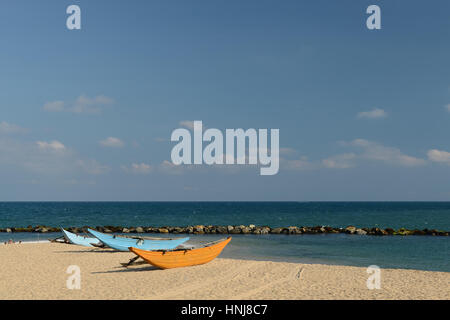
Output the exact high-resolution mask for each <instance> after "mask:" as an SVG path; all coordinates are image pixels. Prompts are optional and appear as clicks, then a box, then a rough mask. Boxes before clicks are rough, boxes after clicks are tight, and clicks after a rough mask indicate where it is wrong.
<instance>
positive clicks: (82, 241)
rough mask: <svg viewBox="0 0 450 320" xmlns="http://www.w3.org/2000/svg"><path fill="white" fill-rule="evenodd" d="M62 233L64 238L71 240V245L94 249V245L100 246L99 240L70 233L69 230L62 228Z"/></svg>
mask: <svg viewBox="0 0 450 320" xmlns="http://www.w3.org/2000/svg"><path fill="white" fill-rule="evenodd" d="M61 231H62V233H63V234H64V237H65V238H66V239H67V240H69V242H70V243H73V244H78V245H80V246H85V247H93V246H94V245H100V244H101V242H100V241H99V240H98V239H97V238H89V237H85V236H81V235H78V234H75V233H72V232H69V231H67V230H64V229H63V228H61Z"/></svg>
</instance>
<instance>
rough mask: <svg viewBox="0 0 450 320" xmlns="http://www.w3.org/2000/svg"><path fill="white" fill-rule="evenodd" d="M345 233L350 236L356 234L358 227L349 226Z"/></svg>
mask: <svg viewBox="0 0 450 320" xmlns="http://www.w3.org/2000/svg"><path fill="white" fill-rule="evenodd" d="M345 232H346V233H349V234H354V233H355V232H356V227H354V226H348V227H347V228H345Z"/></svg>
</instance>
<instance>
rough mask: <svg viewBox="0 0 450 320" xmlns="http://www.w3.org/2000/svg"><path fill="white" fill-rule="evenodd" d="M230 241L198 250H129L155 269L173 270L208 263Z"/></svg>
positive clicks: (132, 248) (214, 243)
mask: <svg viewBox="0 0 450 320" xmlns="http://www.w3.org/2000/svg"><path fill="white" fill-rule="evenodd" d="M230 241H231V237H228V238H227V239H223V240H218V241H215V242H211V243H209V244H207V245H205V246H204V247H202V248H197V249H176V250H172V251H166V250H157V251H146V250H141V249H138V248H134V247H130V248H129V250H130V251H131V252H133V253H135V254H136V255H138V256H139V257H141V258H142V259H144V260H145V261H147V262H148V263H150V264H151V265H153V266H155V267H158V268H161V269H171V268H179V267H188V266H195V265H199V264H204V263H208V262H210V261H211V260H213V259H214V258H216V257H217V256H218V255H219V254H220V253H221V252H222V250H223V249H224V248H225V246H226V245H227V244H228V243H229V242H230Z"/></svg>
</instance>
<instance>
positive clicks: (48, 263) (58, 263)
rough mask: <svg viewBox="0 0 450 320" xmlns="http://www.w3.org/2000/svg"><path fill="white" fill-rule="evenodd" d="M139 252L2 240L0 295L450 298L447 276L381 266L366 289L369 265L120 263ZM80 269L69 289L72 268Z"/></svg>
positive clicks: (449, 277)
mask: <svg viewBox="0 0 450 320" xmlns="http://www.w3.org/2000/svg"><path fill="white" fill-rule="evenodd" d="M133 256H134V255H133V254H131V253H127V252H113V251H110V250H102V249H90V248H84V247H79V246H75V245H67V244H55V243H52V244H50V243H34V244H30V243H27V244H20V245H19V244H13V245H3V244H2V245H0V259H1V272H0V299H449V298H450V286H449V284H450V273H447V272H431V271H417V270H401V269H382V270H381V289H378V290H376V289H375V290H369V289H368V288H367V286H366V280H367V278H368V277H369V275H368V274H367V272H366V268H360V267H348V266H329V265H317V264H298V263H285V262H271V261H250V260H249V261H247V260H235V259H221V258H217V259H216V260H214V261H212V262H211V263H209V264H205V265H201V266H195V267H189V268H181V269H170V270H158V269H155V268H153V267H152V266H150V265H147V264H139V265H136V266H132V267H129V268H127V269H126V268H123V267H122V266H121V265H120V263H121V262H127V261H128V260H129V259H130V258H132V257H133ZM71 265H76V266H78V267H79V268H80V271H81V288H80V289H79V290H78V289H72V290H70V289H68V288H67V285H66V281H67V279H68V278H69V277H70V274H68V273H66V271H67V268H68V267H69V266H71Z"/></svg>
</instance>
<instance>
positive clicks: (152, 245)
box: [88, 229, 189, 251]
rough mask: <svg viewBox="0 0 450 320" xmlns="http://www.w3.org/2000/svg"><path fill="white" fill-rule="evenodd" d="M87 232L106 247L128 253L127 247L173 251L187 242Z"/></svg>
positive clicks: (93, 231)
mask: <svg viewBox="0 0 450 320" xmlns="http://www.w3.org/2000/svg"><path fill="white" fill-rule="evenodd" d="M88 232H89V233H90V234H92V235H93V236H94V237H96V238H97V239H98V240H100V241H101V242H103V244H105V245H106V246H108V247H110V248H113V249H116V250H119V251H128V248H129V247H134V248H138V249H142V250H170V249H175V248H176V247H178V246H179V245H180V244H182V243H184V242H186V241H188V240H189V238H188V237H186V238H177V239H155V240H153V239H142V238H128V237H123V236H116V235H111V234H105V233H101V232H98V231H95V230H92V229H88Z"/></svg>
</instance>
